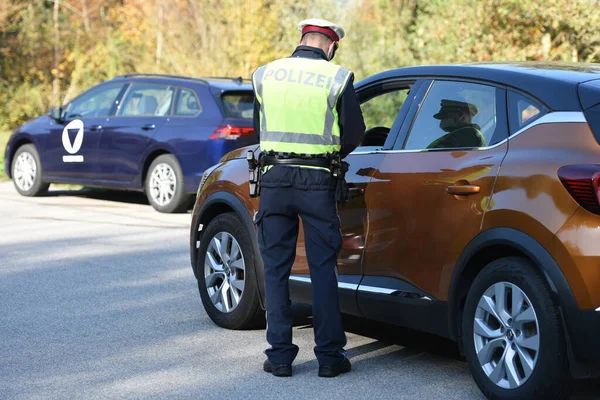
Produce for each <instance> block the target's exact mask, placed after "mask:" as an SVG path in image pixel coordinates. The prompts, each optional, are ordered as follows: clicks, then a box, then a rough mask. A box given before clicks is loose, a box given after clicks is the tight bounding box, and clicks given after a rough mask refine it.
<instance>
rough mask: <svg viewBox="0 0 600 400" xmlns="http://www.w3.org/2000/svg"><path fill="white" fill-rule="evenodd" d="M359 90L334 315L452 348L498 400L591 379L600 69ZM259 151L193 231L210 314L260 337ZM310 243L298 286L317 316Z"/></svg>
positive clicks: (536, 69)
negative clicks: (254, 176) (361, 130)
mask: <svg viewBox="0 0 600 400" xmlns="http://www.w3.org/2000/svg"><path fill="white" fill-rule="evenodd" d="M356 89H357V93H358V96H359V99H360V102H361V104H362V109H363V114H364V117H365V122H366V125H367V132H366V133H365V139H364V142H363V144H362V146H360V147H359V148H357V149H356V150H355V151H354V152H353V153H351V154H350V155H349V156H348V157H347V159H346V161H347V162H348V163H349V164H350V170H349V171H348V173H347V174H346V180H347V182H348V185H349V187H350V191H351V193H352V197H353V198H352V201H351V202H350V203H349V204H346V206H345V207H340V209H339V215H340V219H341V230H342V235H343V248H342V251H341V253H340V254H339V257H338V265H339V267H338V280H339V296H340V304H341V308H342V312H344V313H348V314H353V315H357V316H361V317H364V318H367V319H373V320H378V321H384V322H388V323H391V324H396V325H401V326H405V327H409V328H413V329H417V330H421V331H425V332H429V333H433V334H437V335H440V336H443V337H448V338H452V339H454V340H456V341H457V342H458V343H459V345H460V347H461V350H462V352H463V354H464V355H465V357H466V359H467V362H468V364H469V367H470V369H471V372H472V374H473V377H474V379H475V381H476V382H477V384H478V386H479V387H480V389H481V390H482V392H483V393H484V394H485V395H486V396H487V397H488V398H490V399H513V398H514V399H516V398H527V399H534V398H543V399H546V398H564V397H566V396H568V392H569V387H570V385H569V383H570V382H571V378H572V377H573V378H586V377H591V376H595V375H596V374H598V371H599V369H600V368H599V367H600V340H599V339H600V245H599V243H600V203H599V199H600V144H599V143H600V66H596V65H585V64H542V63H517V64H468V65H446V66H419V67H409V68H401V69H396V70H392V71H387V72H383V73H380V74H377V75H374V76H372V77H369V78H367V79H365V80H363V81H361V82H359V83H357V84H356ZM249 149H250V150H254V151H255V152H257V151H258V150H257V146H253V147H248V148H244V149H240V150H236V151H233V152H231V153H229V154H228V155H226V156H225V157H224V158H223V159H222V160H221V161H220V163H219V164H217V165H215V166H213V167H212V168H210V169H209V170H207V171H206V172H205V173H204V176H203V178H202V181H201V184H200V187H199V189H198V196H197V200H196V204H195V207H194V211H193V220H192V226H191V238H190V239H191V243H190V245H191V261H192V267H193V270H194V274H195V276H196V278H197V280H198V288H199V291H200V297H201V299H202V303H203V305H204V308H205V309H206V312H207V313H208V315H209V316H210V318H211V319H212V320H213V321H214V322H215V323H216V324H217V325H219V326H221V327H225V328H229V329H245V328H250V327H256V326H260V325H261V324H262V323H264V312H263V308H262V307H263V304H264V302H263V296H264V288H263V269H262V262H261V259H260V253H259V250H258V247H257V238H256V231H255V227H254V225H253V215H254V214H255V213H256V210H257V209H258V200H257V199H251V198H250V197H249V194H248V164H247V161H246V152H247V151H248V150H249ZM302 237H303V235H302V234H300V236H299V238H300V239H299V242H298V251H297V257H296V263H295V264H294V268H293V270H292V275H291V276H290V279H289V285H290V292H291V296H292V300H295V301H299V302H304V303H310V302H311V280H310V273H309V266H308V263H307V259H306V254H305V252H304V243H303V239H302Z"/></svg>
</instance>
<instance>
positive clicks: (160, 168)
mask: <svg viewBox="0 0 600 400" xmlns="http://www.w3.org/2000/svg"><path fill="white" fill-rule="evenodd" d="M175 189H177V179H176V178H175V172H174V171H173V169H172V168H171V167H170V166H169V165H168V164H165V163H162V164H158V165H157V166H156V167H155V168H154V169H153V170H152V175H151V176H150V186H149V188H148V190H150V196H152V199H153V200H154V201H155V202H156V204H158V205H160V206H162V207H164V206H166V205H167V204H169V203H170V202H171V200H173V196H174V195H175Z"/></svg>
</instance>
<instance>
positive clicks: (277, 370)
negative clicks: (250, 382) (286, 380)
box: [263, 359, 292, 376]
mask: <svg viewBox="0 0 600 400" xmlns="http://www.w3.org/2000/svg"><path fill="white" fill-rule="evenodd" d="M263 370H264V371H265V372H268V373H270V374H273V375H274V376H292V364H273V363H272V362H271V361H269V360H268V359H267V360H265V363H264V364H263Z"/></svg>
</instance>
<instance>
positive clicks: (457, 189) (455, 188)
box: [446, 185, 481, 196]
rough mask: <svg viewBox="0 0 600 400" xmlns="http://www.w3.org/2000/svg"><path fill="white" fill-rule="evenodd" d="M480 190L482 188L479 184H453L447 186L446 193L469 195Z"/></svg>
mask: <svg viewBox="0 0 600 400" xmlns="http://www.w3.org/2000/svg"><path fill="white" fill-rule="evenodd" d="M480 190H481V188H480V187H479V186H477V185H452V186H448V187H447V188H446V193H448V194H453V195H455V196H469V195H471V194H477V193H479V191H480Z"/></svg>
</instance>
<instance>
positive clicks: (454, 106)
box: [433, 100, 479, 119]
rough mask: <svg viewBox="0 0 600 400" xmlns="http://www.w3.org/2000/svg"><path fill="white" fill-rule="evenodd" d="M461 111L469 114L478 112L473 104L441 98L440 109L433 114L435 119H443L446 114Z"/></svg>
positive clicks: (472, 114)
mask: <svg viewBox="0 0 600 400" xmlns="http://www.w3.org/2000/svg"><path fill="white" fill-rule="evenodd" d="M456 112H463V113H469V114H471V116H474V115H475V114H477V113H478V112H479V110H478V109H477V107H476V106H475V104H471V103H467V102H466V101H458V100H442V101H441V108H440V111H439V112H438V113H437V114H435V115H434V116H433V118H435V119H443V118H445V117H447V116H448V114H451V113H456Z"/></svg>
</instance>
